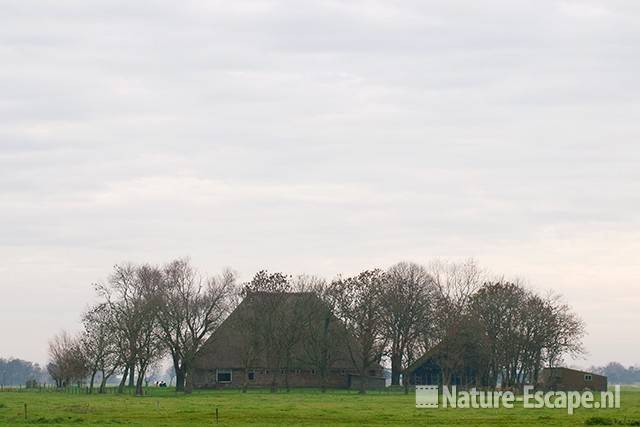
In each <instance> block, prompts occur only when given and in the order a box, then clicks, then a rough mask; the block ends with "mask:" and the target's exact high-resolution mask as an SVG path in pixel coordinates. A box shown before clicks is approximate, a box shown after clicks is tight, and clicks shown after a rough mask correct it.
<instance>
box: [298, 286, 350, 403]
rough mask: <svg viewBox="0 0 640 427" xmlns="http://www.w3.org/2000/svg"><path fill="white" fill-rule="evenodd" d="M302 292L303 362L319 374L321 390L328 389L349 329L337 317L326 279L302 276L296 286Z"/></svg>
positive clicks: (301, 329) (323, 391) (300, 320)
mask: <svg viewBox="0 0 640 427" xmlns="http://www.w3.org/2000/svg"><path fill="white" fill-rule="evenodd" d="M294 286H295V288H296V290H298V291H300V292H303V295H304V297H303V299H302V304H301V305H302V307H303V308H304V309H303V310H302V313H301V316H300V318H299V324H298V325H299V326H298V329H299V330H300V331H301V333H302V335H303V338H302V343H303V345H302V352H301V354H302V357H303V359H304V360H303V362H305V363H308V364H310V365H311V366H313V367H314V369H315V370H316V371H317V372H318V374H319V375H320V381H321V385H320V390H321V392H322V393H325V392H326V390H327V385H328V379H329V373H330V372H331V368H332V367H333V366H334V364H335V363H336V361H337V360H338V359H339V358H340V357H341V355H340V353H341V352H340V345H341V343H343V342H344V340H345V337H346V330H345V329H344V327H343V326H342V324H341V323H340V322H339V320H338V318H337V317H336V316H335V314H334V311H335V303H336V299H335V298H332V297H331V290H330V288H329V287H328V286H327V283H326V281H325V280H324V279H322V278H318V277H315V276H304V275H303V276H299V277H298V278H297V280H296V283H295V284H294Z"/></svg>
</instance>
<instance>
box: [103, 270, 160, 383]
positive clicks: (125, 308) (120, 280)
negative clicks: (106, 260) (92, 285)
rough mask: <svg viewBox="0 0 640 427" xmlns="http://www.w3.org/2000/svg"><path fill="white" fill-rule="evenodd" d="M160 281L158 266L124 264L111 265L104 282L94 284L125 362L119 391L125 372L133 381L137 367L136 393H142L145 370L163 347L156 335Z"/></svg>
mask: <svg viewBox="0 0 640 427" xmlns="http://www.w3.org/2000/svg"><path fill="white" fill-rule="evenodd" d="M161 284H162V272H161V271H160V270H159V269H158V268H156V267H153V266H150V265H142V266H135V265H133V264H124V265H122V266H120V265H116V266H115V268H114V272H113V273H112V275H111V276H110V277H109V281H108V283H107V284H106V285H97V286H96V289H97V291H98V293H99V294H100V295H101V296H102V297H103V298H104V302H105V304H107V305H108V307H109V310H110V311H111V312H112V313H113V319H114V326H115V328H116V335H117V337H118V343H119V346H120V352H121V354H122V357H123V362H124V364H125V372H124V374H123V377H122V381H121V382H120V386H119V391H120V392H122V391H123V388H124V385H125V381H126V378H127V374H128V375H129V381H130V382H129V384H130V385H131V384H134V372H135V371H136V369H137V371H138V375H137V378H136V380H137V381H135V387H136V395H142V394H143V385H144V375H145V371H146V369H147V367H148V366H149V365H150V364H151V363H152V362H153V361H154V360H155V359H157V358H159V357H160V356H161V355H162V351H163V347H162V346H161V342H160V340H159V339H158V332H159V331H158V324H157V308H158V301H157V295H158V290H159V289H160V287H161Z"/></svg>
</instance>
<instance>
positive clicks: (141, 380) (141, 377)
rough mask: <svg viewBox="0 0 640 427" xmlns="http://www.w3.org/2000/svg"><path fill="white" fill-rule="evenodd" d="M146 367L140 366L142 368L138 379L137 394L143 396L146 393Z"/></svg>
mask: <svg viewBox="0 0 640 427" xmlns="http://www.w3.org/2000/svg"><path fill="white" fill-rule="evenodd" d="M145 369H146V367H142V366H141V367H140V369H139V370H138V378H137V381H136V396H143V395H144V390H143V388H142V386H143V384H144V372H145Z"/></svg>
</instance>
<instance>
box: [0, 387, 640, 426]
mask: <svg viewBox="0 0 640 427" xmlns="http://www.w3.org/2000/svg"><path fill="white" fill-rule="evenodd" d="M621 402H622V404H621V408H620V409H589V410H587V409H577V410H576V413H575V414H574V415H568V414H567V413H566V410H565V409H524V408H521V407H520V408H518V407H516V408H514V409H499V410H494V409H490V410H489V409H452V408H448V409H442V408H440V409H416V408H415V395H413V394H409V395H405V394H403V393H402V392H400V391H397V392H396V391H394V392H391V391H383V392H375V391H374V392H370V393H369V394H367V395H358V394H357V393H355V392H349V391H329V392H327V393H325V394H323V393H320V392H319V391H316V390H292V391H291V392H289V393H287V392H278V393H275V394H271V393H269V392H268V391H263V390H250V391H249V392H248V393H246V394H242V393H240V392H239V391H228V390H227V391H196V392H194V393H193V394H192V395H183V394H176V393H175V392H174V391H172V390H169V389H156V388H153V389H149V390H148V394H147V395H146V396H144V397H135V396H131V395H128V394H126V395H117V394H105V395H96V394H93V395H87V394H70V393H62V392H53V391H46V392H44V391H40V392H39V391H26V390H25V391H10V392H8V391H4V392H0V426H23V425H49V426H84V425H87V426H113V425H127V426H212V425H219V426H239V425H263V426H273V425H299V426H317V425H344V426H347V425H349V426H360V425H374V426H375V425H379V426H393V425H425V426H449V425H461V426H468V427H471V426H496V425H498V426H501V425H503V426H542V425H544V426H579V425H636V426H640V388H633V387H626V388H624V389H623V392H622V400H621ZM25 403H26V405H27V407H26V418H25ZM216 409H217V410H218V419H217V421H216V417H215V413H216Z"/></svg>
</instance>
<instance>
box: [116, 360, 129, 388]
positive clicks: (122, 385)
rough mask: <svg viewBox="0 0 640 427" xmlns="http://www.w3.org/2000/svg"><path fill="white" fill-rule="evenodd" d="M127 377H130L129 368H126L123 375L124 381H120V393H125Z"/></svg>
mask: <svg viewBox="0 0 640 427" xmlns="http://www.w3.org/2000/svg"><path fill="white" fill-rule="evenodd" d="M127 375H129V367H128V366H125V368H124V372H123V373H122V379H121V380H120V385H118V393H123V392H124V385H125V384H126V383H127Z"/></svg>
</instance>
